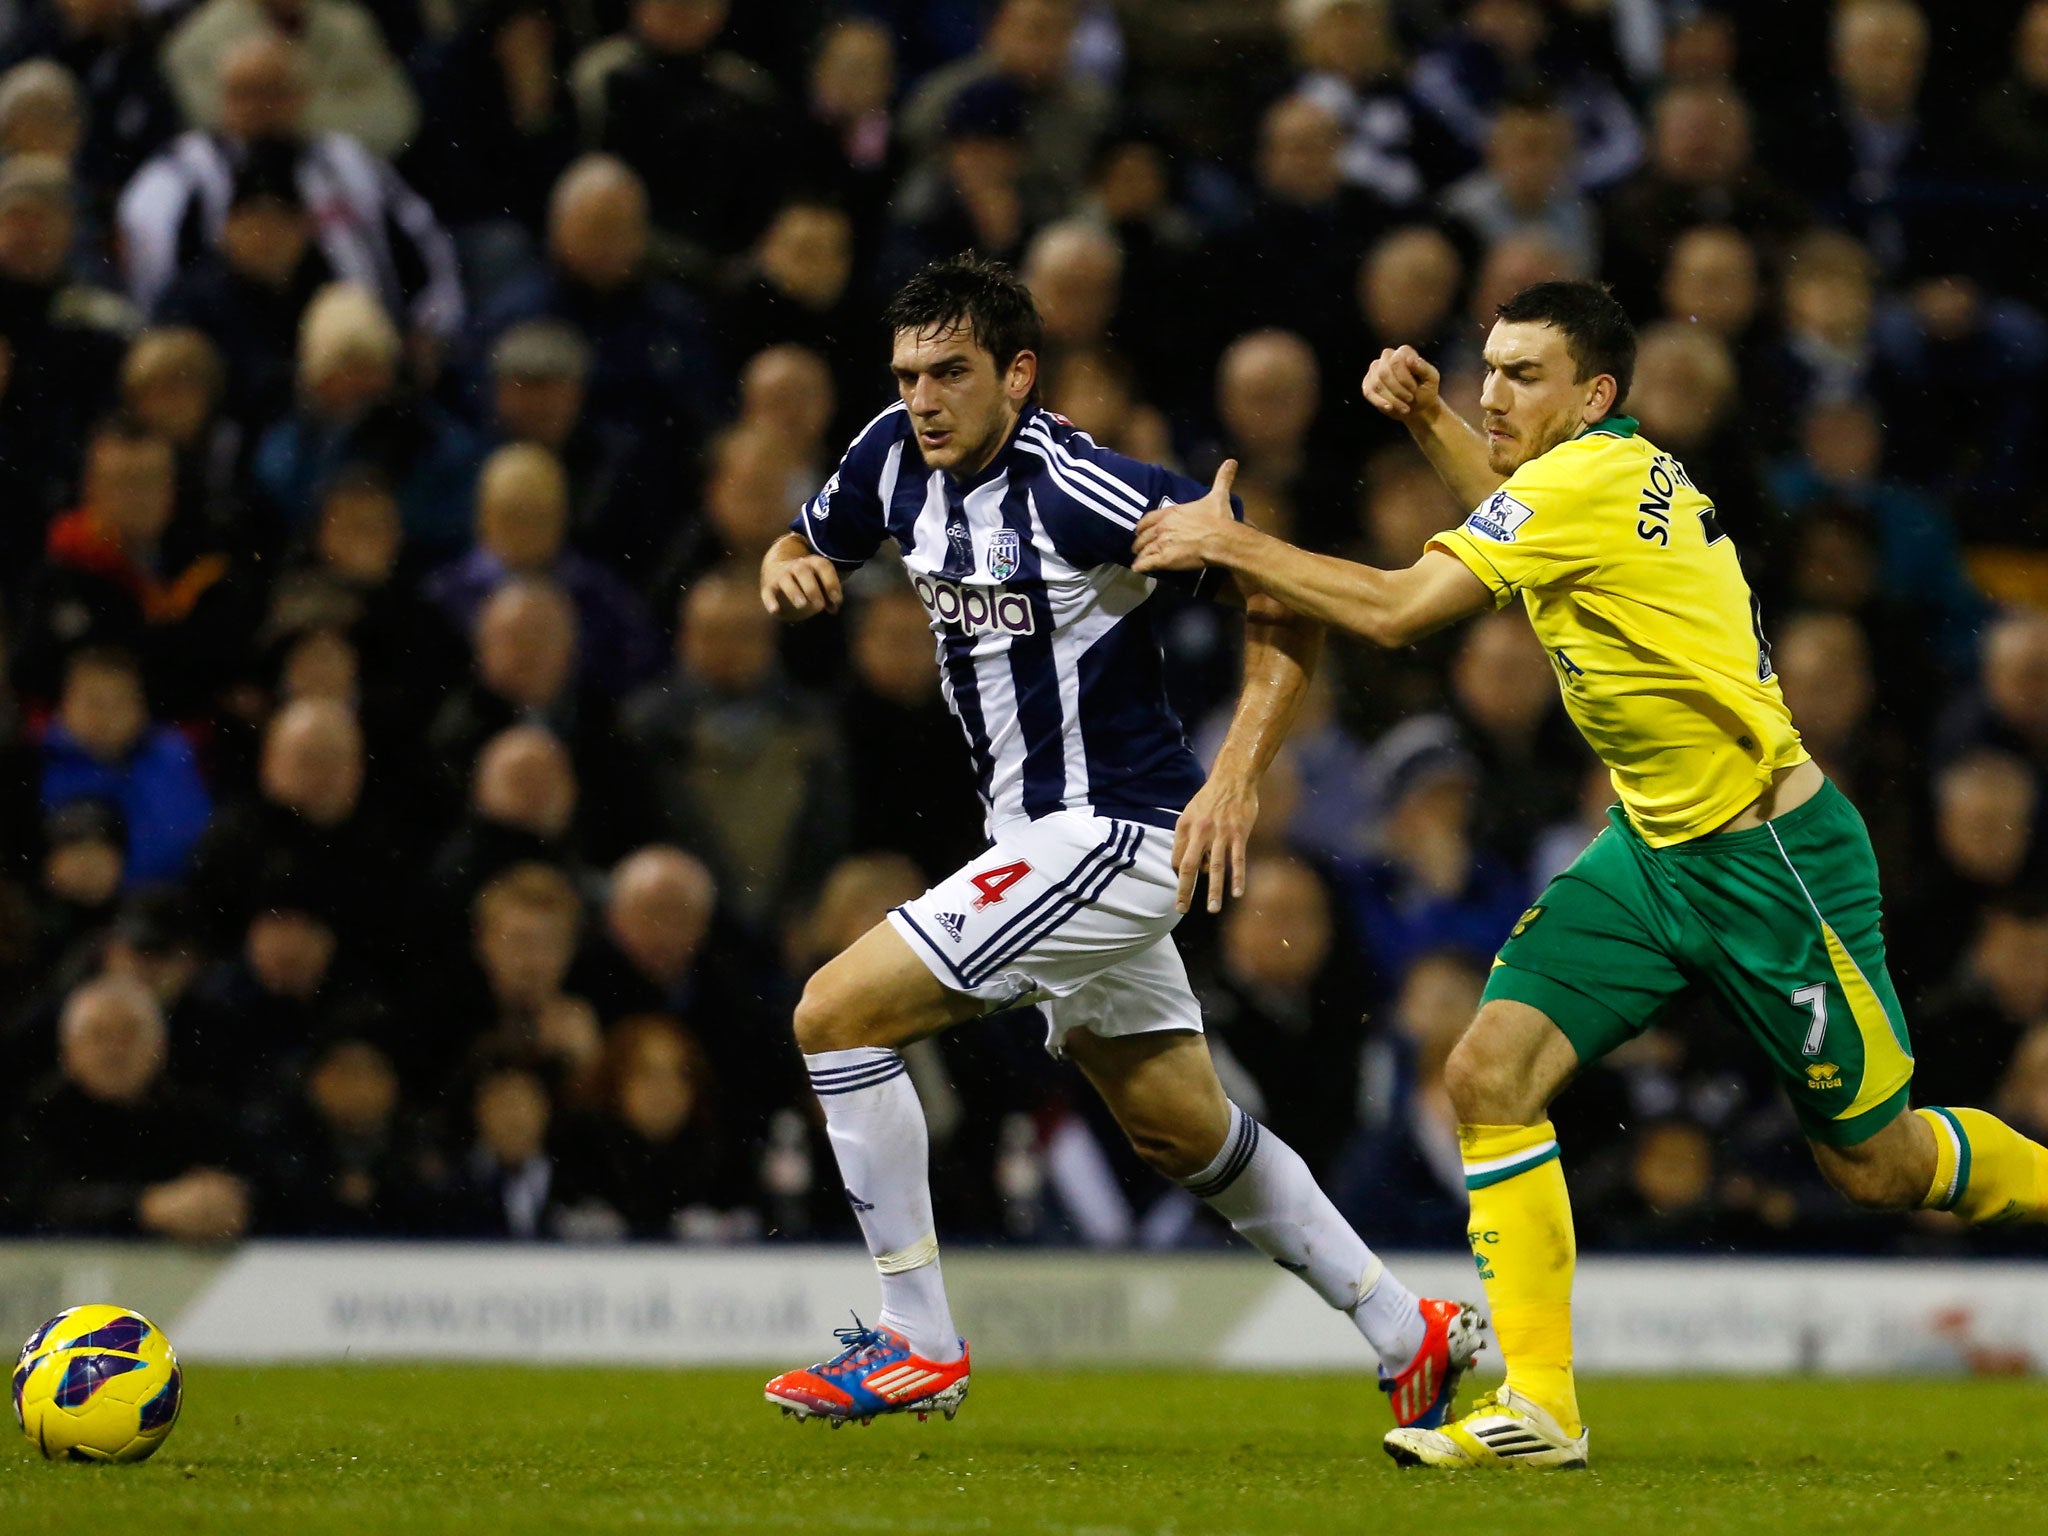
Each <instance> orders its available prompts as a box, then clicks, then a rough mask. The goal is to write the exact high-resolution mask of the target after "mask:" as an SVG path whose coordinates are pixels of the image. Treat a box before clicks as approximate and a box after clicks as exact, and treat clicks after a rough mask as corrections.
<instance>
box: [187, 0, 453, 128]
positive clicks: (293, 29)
mask: <svg viewBox="0 0 2048 1536" xmlns="http://www.w3.org/2000/svg"><path fill="white" fill-rule="evenodd" d="M272 35H281V36H284V37H288V38H291V39H292V40H293V41H294V42H295V43H297V44H298V46H299V48H300V50H301V52H302V53H303V55H304V58H305V61H306V64H305V68H306V115H305V126H306V131H307V132H308V133H315V134H323V133H342V134H347V135H348V136H349V137H351V138H353V139H355V140H357V141H358V142H359V143H361V144H362V146H363V147H364V148H365V149H367V150H369V152H370V153H371V154H373V155H378V156H382V157H385V158H389V157H390V156H392V155H395V154H397V153H398V151H399V150H400V149H402V148H404V147H405V144H406V142H407V141H408V140H409V139H411V137H412V134H413V129H414V128H416V127H417V126H418V125H419V117H420V112H419V102H418V101H417V100H416V99H415V98H414V96H413V93H412V86H411V85H410V84H409V83H408V82H407V80H406V78H405V71H404V70H402V69H400V68H399V67H398V61H397V60H396V59H394V58H392V57H391V51H390V50H389V49H388V48H386V47H385V46H384V34H383V32H382V31H380V30H379V28H378V25H377V18H376V17H375V16H374V15H372V14H371V12H370V10H369V8H368V7H366V6H364V5H362V4H360V3H359V0H204V3H202V4H201V5H200V6H199V7H198V8H197V9H196V10H194V11H192V12H191V13H190V14H188V15H187V16H186V17H185V19H184V20H183V21H181V22H179V23H178V27H177V30H176V31H174V32H172V33H171V35H170V37H169V39H168V40H167V41H166V42H165V43H164V50H163V68H164V75H165V76H166V77H167V78H168V79H169V80H170V82H171V88H172V89H173V90H174V91H176V92H177V96H178V105H179V107H180V109H182V110H183V112H184V114H185V120H186V121H187V122H189V123H191V124H193V125H194V126H195V127H200V128H218V127H219V126H220V123H221V78H220V75H221V62H222V60H223V59H225V58H226V57H227V55H228V52H229V50H231V49H232V48H233V47H234V46H235V44H236V43H239V42H242V41H244V40H245V39H247V38H251V37H266V36H272Z"/></svg>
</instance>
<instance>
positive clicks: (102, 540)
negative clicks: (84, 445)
mask: <svg viewBox="0 0 2048 1536" xmlns="http://www.w3.org/2000/svg"><path fill="white" fill-rule="evenodd" d="M176 497H177V455H176V453H175V452H174V451H173V449H172V447H171V444H170V441H169V439H167V438H165V437H163V436H161V435H159V434H158V433H156V432H155V431H153V430H151V429H150V428H149V427H148V426H147V425H146V424H145V423H143V422H141V421H139V420H137V419H136V418H134V417H132V416H125V415H124V416H116V417H111V418H109V419H108V420H107V421H106V422H104V423H102V425H101V426H100V427H99V428H98V430H96V431H95V432H94V433H93V437H92V442H91V444H90V446H89V447H88V449H87V451H86V464H85V495H84V500H83V501H82V502H81V503H80V504H79V506H78V507H77V508H76V510H74V511H71V512H67V513H65V514H64V515H63V516H62V517H59V518H58V519H57V520H56V521H55V522H53V523H52V524H51V525H50V533H49V539H48V543H47V546H46V550H45V554H44V563H43V565H42V567H41V569H40V570H38V571H37V573H36V575H35V576H34V578H33V579H32V580H31V583H30V586H29V588H28V591H27V595H26V598H25V601H24V612H23V615H22V618H21V621H20V624H19V627H18V628H17V629H16V632H15V639H16V643H17V645H18V647H19V650H18V654H17V657H16V670H15V676H16V680H17V682H18V683H19V684H20V686H21V687H22V688H23V690H24V691H26V692H28V693H30V694H31V695H34V696H36V697H40V698H44V699H53V698H55V696H56V691H57V687H58V684H59V682H60V680H61V677H62V670H63V660H64V658H65V657H66V656H67V655H68V654H69V653H70V652H71V651H72V650H73V649H74V648H76V647H77V646H80V645H86V644H104V645H113V646H120V647H123V648H125V649H127V650H128V651H130V652H131V653H133V654H134V655H136V656H139V657H141V658H142V659H143V663H144V667H145V669H146V674H147V677H148V681H149V695H150V701H151V705H152V707H153V708H154V709H155V710H156V711H157V712H159V713H163V714H168V715H171V716H174V717H175V716H181V715H183V714H185V713H187V712H190V711H197V710H199V709H201V708H203V707H205V706H206V705H208V704H210V703H211V701H212V699H213V698H214V695H215V692H216V690H217V689H218V688H219V687H220V686H221V685H222V684H223V683H224V682H225V681H226V679H227V678H228V677H229V675H230V674H231V673H232V672H233V670H234V668H235V667H236V665H237V664H238V663H239V660H240V650H241V647H242V645H243V644H244V643H246V640H247V634H246V629H245V615H244V613H243V609H242V604H241V602H240V600H239V598H238V597H237V595H236V594H235V593H234V592H233V591H231V590H229V588H228V586H227V585H226V578H227V576H228V573H229V568H230V567H229V561H228V558H227V556H226V555H224V554H222V553H220V552H219V551H218V550H216V549H212V548H210V547H208V546H207V544H206V542H205V540H204V538H203V535H201V534H199V533H194V532H191V531H188V530H182V529H173V528H172V526H171V513H172V511H173V509H174V507H175V505H176Z"/></svg>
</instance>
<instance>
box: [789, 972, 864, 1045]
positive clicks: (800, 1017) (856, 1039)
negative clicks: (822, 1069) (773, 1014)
mask: <svg viewBox="0 0 2048 1536" xmlns="http://www.w3.org/2000/svg"><path fill="white" fill-rule="evenodd" d="M866 1014H867V1010H865V1009H864V1008H862V1007H861V1006H860V1002H859V999H858V997H857V996H855V995H854V994H852V993H849V992H847V991H846V990H845V989H843V988H841V987H837V986H834V985H833V984H832V981H831V979H830V975H829V971H820V972H818V974H817V975H815V976H813V977H812V978H811V979H810V980H809V981H808V982H806V983H805V984H804V994H803V996H802V997H800V998H798V999H797V1005H796V1015H795V1018H794V1020H793V1021H792V1022H793V1024H794V1026H795V1030H796V1044H797V1049H798V1050H800V1051H802V1052H803V1053H804V1054H805V1055H806V1056H812V1055H816V1054H817V1053H818V1052H820V1051H845V1050H851V1049H853V1048H854V1047H855V1046H861V1045H868V1044H870V1043H872V1042H870V1041H869V1040H868V1039H867V1038H866V1036H867V1031H866V1028H865V1025H866V1023H867V1017H866Z"/></svg>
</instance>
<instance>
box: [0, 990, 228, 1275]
mask: <svg viewBox="0 0 2048 1536" xmlns="http://www.w3.org/2000/svg"><path fill="white" fill-rule="evenodd" d="M59 1041H60V1051H59V1053H60V1058H61V1066H60V1073H59V1076H57V1077H56V1078H54V1079H52V1080H49V1081H47V1082H45V1083H44V1084H42V1085H41V1086H40V1087H39V1088H37V1089H36V1090H35V1091H34V1093H33V1094H32V1095H31V1097H30V1099H29V1102H28V1105H27V1107H26V1108H25V1109H24V1110H23V1111H22V1113H21V1115H20V1116H19V1117H18V1118H17V1120H16V1122H15V1124H14V1126H13V1129H12V1132H11V1134H10V1135H9V1137H8V1144H9V1146H10V1147H12V1148H13V1152H12V1154H11V1155H10V1157H9V1159H8V1168H7V1176H6V1181H5V1193H6V1210H7V1218H8V1224H9V1225H12V1226H14V1227H16V1229H17V1230H21V1231H28V1232H34V1233H37V1234H66V1235H70V1236H131V1235H144V1236H159V1237H168V1238H173V1239H176V1240H177V1241H180V1242H189V1243H211V1242H222V1241H226V1240H228V1239H231V1238H235V1237H239V1236H241V1234H242V1233H243V1232H244V1231H245V1230H246V1229H247V1227H248V1224H249V1216H250V1201H249V1190H248V1186H247V1185H246V1184H245V1183H244V1182H243V1180H242V1179H241V1178H239V1177H237V1176H236V1174H234V1173H233V1172H231V1171H229V1170H230V1169H232V1168H233V1167H234V1165H235V1163H236V1162H237V1160H238V1159H237V1157H236V1154H235V1152H234V1149H233V1140H232V1136H231V1133H230V1127H229V1123H228V1119H227V1116H226V1114H225V1113H224V1111H223V1110H222V1108H221V1107H220V1106H219V1105H218V1104H217V1103H216V1102H215V1101H214V1100H213V1099H211V1098H210V1097H208V1096H206V1095H204V1094H202V1093H200V1092H198V1091H196V1090H194V1089H191V1088H187V1087H185V1086H184V1085H183V1084H182V1083H180V1082H179V1081H177V1080H176V1079H174V1078H170V1077H168V1076H166V1073H165V1067H166V1064H167V1060H168V1054H169V1049H168V1048H169V1036H168V1033H167V1031H166V1029H165V1026H164V1019H163V1013H162V1011H161V1009H160V1008H159V1007H158V1005H157V1002H156V999H154V998H153V997H151V996H150V994H149V992H148V990H147V989H146V988H144V987H142V986H140V985H138V984H137V983H135V982H133V981H130V980H126V979H122V978H116V977H103V978H101V979H98V980H95V981H89V982H87V983H85V984H84V985H83V986H80V987H79V988H78V989H77V990H76V991H74V992H73V993H72V994H71V995H70V996H69V997H68V998H67V999H66V1001H65V1004H64V1010H63V1015H62V1021H61V1023H60V1025H59Z"/></svg>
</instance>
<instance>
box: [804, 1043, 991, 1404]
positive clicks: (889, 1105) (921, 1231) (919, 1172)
mask: <svg viewBox="0 0 2048 1536" xmlns="http://www.w3.org/2000/svg"><path fill="white" fill-rule="evenodd" d="M804 1065H805V1067H806V1068H808V1069H809V1071H810V1074H811V1089H812V1091H813V1092H815V1093H816V1094H817V1095H818V1102H819V1103H820V1104H822V1105H824V1106H825V1131H826V1133H827V1134H828V1135H829V1136H830V1137H831V1138H832V1151H833V1154H834V1156H836V1157H837V1158H838V1159H839V1176H840V1177H841V1178H842V1179H843V1180H845V1182H846V1195H847V1199H848V1200H850V1201H851V1202H852V1203H853V1212H854V1215H855V1216H856V1217H858V1218H859V1220H860V1230H861V1233H862V1235H863V1236H865V1237H866V1238H867V1240H868V1252H869V1253H871V1254H873V1255H874V1258H875V1268H876V1269H877V1270H878V1271H879V1272H880V1274H881V1277H882V1314H881V1316H880V1317H879V1318H878V1319H877V1321H878V1322H879V1323H880V1324H881V1326H883V1327H885V1328H893V1329H895V1330H896V1331H897V1332H898V1333H900V1334H902V1335H903V1336H904V1337H905V1338H906V1339H908V1340H909V1341H910V1347H911V1348H912V1349H913V1350H915V1351H916V1352H917V1353H918V1354H920V1355H923V1356H924V1357H925V1358H926V1359H928V1360H934V1361H938V1362H940V1363H942V1364H943V1363H944V1362H946V1361H948V1360H957V1359H959V1358H960V1336H959V1335H958V1334H957V1333H955V1332H954V1330H953V1314H952V1311H951V1309H950V1308H948V1307H947V1305H946V1283H945V1280H944V1279H943V1278H942V1277H941V1275H940V1273H939V1241H938V1236H937V1234H936V1233H935V1232H934V1231H933V1228H932V1187H931V1168H930V1160H929V1156H930V1155H929V1152H928V1151H927V1148H926V1145H925V1128H924V1107H923V1106H922V1105H920V1104H919V1103H918V1101H917V1090H916V1089H915V1088H914V1087H912V1086H911V1083H910V1078H909V1077H908V1076H907V1075H905V1071H904V1066H903V1058H902V1057H901V1056H899V1055H897V1054H896V1052H894V1051H891V1050H885V1049H883V1048H881V1047H879V1046H861V1047H858V1048H856V1049H854V1050H850V1051H820V1052H818V1053H817V1054H816V1055H814V1056H812V1055H807V1056H805V1057H804Z"/></svg>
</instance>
